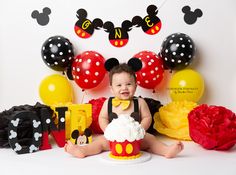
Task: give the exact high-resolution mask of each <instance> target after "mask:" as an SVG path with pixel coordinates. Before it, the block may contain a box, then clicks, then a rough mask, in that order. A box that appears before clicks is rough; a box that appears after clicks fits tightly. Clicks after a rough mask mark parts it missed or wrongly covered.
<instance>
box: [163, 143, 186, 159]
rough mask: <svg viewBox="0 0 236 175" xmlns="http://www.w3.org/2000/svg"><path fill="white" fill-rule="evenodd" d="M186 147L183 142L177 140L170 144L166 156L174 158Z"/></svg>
mask: <svg viewBox="0 0 236 175" xmlns="http://www.w3.org/2000/svg"><path fill="white" fill-rule="evenodd" d="M183 149H184V145H183V143H182V142H177V143H175V144H173V145H171V146H169V150H168V151H167V153H166V155H165V157H166V158H174V157H176V155H177V154H178V153H180V152H181V151H182V150H183Z"/></svg>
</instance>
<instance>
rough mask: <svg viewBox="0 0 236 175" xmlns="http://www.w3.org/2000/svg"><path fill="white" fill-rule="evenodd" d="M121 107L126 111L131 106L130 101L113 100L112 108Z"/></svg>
mask: <svg viewBox="0 0 236 175" xmlns="http://www.w3.org/2000/svg"><path fill="white" fill-rule="evenodd" d="M119 105H121V109H122V110H126V109H127V108H128V107H129V105H130V100H121V99H119V98H113V99H112V106H115V107H116V106H119Z"/></svg>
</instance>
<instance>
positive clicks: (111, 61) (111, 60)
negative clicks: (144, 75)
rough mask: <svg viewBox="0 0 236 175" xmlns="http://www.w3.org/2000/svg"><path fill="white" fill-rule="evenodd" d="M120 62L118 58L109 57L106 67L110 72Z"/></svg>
mask: <svg viewBox="0 0 236 175" xmlns="http://www.w3.org/2000/svg"><path fill="white" fill-rule="evenodd" d="M119 64H120V63H119V61H118V60H117V59H116V58H109V59H108V60H106V61H105V64H104V67H105V69H106V70H107V71H108V72H110V70H111V69H112V68H113V67H115V66H118V65H119Z"/></svg>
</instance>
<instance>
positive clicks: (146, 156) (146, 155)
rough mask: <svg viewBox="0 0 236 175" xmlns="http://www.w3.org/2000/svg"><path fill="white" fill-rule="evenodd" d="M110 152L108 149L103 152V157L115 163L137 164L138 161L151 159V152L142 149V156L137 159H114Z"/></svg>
mask: <svg viewBox="0 0 236 175" xmlns="http://www.w3.org/2000/svg"><path fill="white" fill-rule="evenodd" d="M109 154H110V152H109V151H106V152H104V153H102V154H101V155H100V156H101V159H102V160H103V161H105V162H107V163H115V164H126V165H127V164H136V163H142V162H146V161H148V160H150V159H151V157H152V156H151V154H150V153H148V152H145V151H141V156H140V157H138V158H136V159H127V160H120V159H114V158H112V157H110V156H109Z"/></svg>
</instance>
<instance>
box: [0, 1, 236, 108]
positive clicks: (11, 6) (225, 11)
mask: <svg viewBox="0 0 236 175" xmlns="http://www.w3.org/2000/svg"><path fill="white" fill-rule="evenodd" d="M150 4H155V5H156V6H158V7H160V9H159V12H158V15H157V16H158V17H159V18H160V19H161V21H162V29H161V31H160V32H159V33H158V34H156V35H153V36H150V35H147V34H145V33H144V32H143V31H141V29H140V28H134V29H133V30H132V31H131V32H129V38H130V39H129V42H128V44H127V45H126V46H125V47H122V48H116V47H113V46H112V45H111V44H110V43H109V41H108V33H106V32H104V31H95V32H94V34H93V36H92V37H90V38H89V39H81V38H79V37H78V36H76V34H75V32H74V29H73V28H74V24H75V22H76V21H77V18H76V11H77V10H78V9H79V8H84V9H86V10H87V12H88V18H89V19H91V20H93V19H94V18H97V17H99V18H101V19H102V20H103V21H109V20H110V21H112V22H113V23H114V24H115V26H120V25H121V23H122V22H123V21H124V20H125V19H130V20H131V19H132V17H134V16H135V15H139V16H143V17H144V16H146V14H147V13H146V8H147V6H148V5H150ZM185 5H189V6H190V7H191V9H192V10H194V9H196V8H199V9H201V10H202V12H203V16H202V17H200V18H198V20H197V21H196V23H194V24H193V25H188V24H186V23H185V22H184V20H183V16H184V14H183V12H182V10H181V9H182V7H184V6H185ZM44 7H49V8H50V9H51V11H52V12H51V14H50V15H49V17H50V21H49V23H48V25H46V26H40V25H39V24H38V23H37V22H36V20H35V19H33V18H32V17H31V13H32V11H33V10H38V11H39V12H41V11H42V9H43V8H44ZM235 8H236V2H235V1H233V0H227V1H217V3H216V2H215V1H213V0H210V1H204V0H192V1H189V0H182V1H174V0H146V1H141V0H138V1H137V0H129V1H125V0H120V1H117V2H114V1H109V0H100V1H95V0H86V1H82V0H68V1H64V0H51V1H49V0H42V1H30V0H21V1H13V0H9V1H4V2H2V3H1V7H0V19H1V24H0V60H1V64H0V80H1V86H0V110H4V109H8V108H10V107H11V106H13V105H21V104H25V103H27V104H35V103H36V102H37V101H41V99H40V98H39V93H38V87H39V84H40V82H41V80H42V79H43V78H45V77H46V76H49V75H51V74H54V73H59V74H60V72H56V71H53V70H51V69H50V68H48V67H47V66H46V65H45V64H44V62H43V60H42V58H41V53H40V51H41V46H42V44H43V42H44V41H45V40H46V39H47V38H49V37H50V36H54V35H62V36H64V37H66V38H68V39H69V40H70V41H71V42H72V44H73V46H74V49H75V54H76V55H77V54H79V53H82V52H83V51H86V50H94V51H97V52H99V53H101V54H102V55H103V56H104V57H105V58H106V59H107V58H110V57H116V58H118V59H119V60H120V61H121V62H122V61H126V60H127V59H129V58H131V57H132V56H133V55H134V54H136V53H138V52H140V51H143V50H150V51H153V52H155V53H158V52H159V51H160V45H161V43H162V41H163V40H164V38H165V37H167V36H168V35H170V34H172V33H176V32H182V33H186V34H188V35H189V36H190V37H191V38H192V39H193V40H194V42H195V44H196V45H197V48H198V50H199V52H200V54H201V58H200V59H197V60H194V61H193V64H192V68H193V69H195V70H196V71H198V72H199V73H201V74H202V75H203V77H204V79H205V85H206V89H205V93H204V96H203V98H202V99H201V101H200V103H207V104H214V105H222V106H225V107H228V108H230V109H231V110H234V111H236V92H234V91H235V90H234V89H235V87H236V76H235V75H236V71H235V68H234V66H235V65H236V57H235V55H236V54H235V52H234V50H235V45H236V44H235V43H236V39H235V38H236V32H235V31H236V30H235V28H236V22H235V13H236V10H235ZM168 77H169V76H168V72H167V75H166V76H165V79H164V80H163V81H162V83H161V84H160V85H159V86H157V93H156V94H152V91H151V90H148V89H143V88H138V91H137V93H136V95H140V94H142V95H143V96H147V97H152V98H155V99H158V100H160V101H161V102H162V103H163V104H165V103H167V102H169V101H170V98H169V95H168V91H167V83H168ZM71 83H72V84H73V87H74V88H73V89H74V91H75V97H76V98H75V103H80V102H81V99H82V93H81V89H80V88H79V87H78V86H77V85H76V84H75V83H74V82H71ZM109 95H110V91H109V88H108V84H107V76H106V78H105V79H104V81H103V82H102V83H101V84H100V86H98V87H97V88H94V89H92V90H88V91H87V92H86V94H85V98H84V102H87V100H89V99H91V98H97V97H101V96H105V97H107V96H109Z"/></svg>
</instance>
